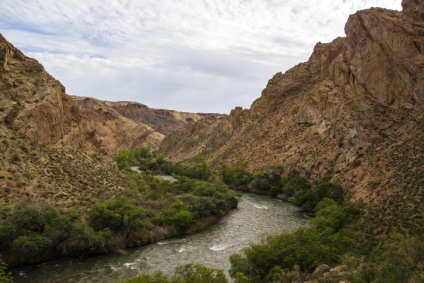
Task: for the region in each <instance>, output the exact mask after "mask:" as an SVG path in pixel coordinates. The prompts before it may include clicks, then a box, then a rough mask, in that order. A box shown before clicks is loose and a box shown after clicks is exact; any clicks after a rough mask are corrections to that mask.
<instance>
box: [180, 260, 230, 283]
mask: <svg viewBox="0 0 424 283" xmlns="http://www.w3.org/2000/svg"><path fill="white" fill-rule="evenodd" d="M205 282H208V283H228V280H227V278H226V277H225V274H224V272H223V271H222V269H215V268H208V267H205V266H202V265H200V264H186V265H184V266H179V267H177V268H176V270H175V274H174V276H173V278H172V283H205Z"/></svg>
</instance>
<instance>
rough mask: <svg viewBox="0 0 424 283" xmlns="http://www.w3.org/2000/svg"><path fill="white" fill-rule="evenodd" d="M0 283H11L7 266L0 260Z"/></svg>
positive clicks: (11, 279) (10, 273)
mask: <svg viewBox="0 0 424 283" xmlns="http://www.w3.org/2000/svg"><path fill="white" fill-rule="evenodd" d="M0 282H2V283H13V277H12V272H8V271H7V265H6V263H4V261H3V260H2V259H1V258H0Z"/></svg>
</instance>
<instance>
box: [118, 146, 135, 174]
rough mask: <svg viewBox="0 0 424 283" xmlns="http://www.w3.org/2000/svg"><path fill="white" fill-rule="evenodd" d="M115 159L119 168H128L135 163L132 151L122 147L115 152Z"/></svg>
mask: <svg viewBox="0 0 424 283" xmlns="http://www.w3.org/2000/svg"><path fill="white" fill-rule="evenodd" d="M115 160H116V163H117V164H118V167H119V169H121V170H122V169H125V168H129V167H131V166H135V165H136V164H137V159H136V158H135V155H134V152H132V151H131V150H130V149H123V150H121V151H119V152H117V153H116V154H115Z"/></svg>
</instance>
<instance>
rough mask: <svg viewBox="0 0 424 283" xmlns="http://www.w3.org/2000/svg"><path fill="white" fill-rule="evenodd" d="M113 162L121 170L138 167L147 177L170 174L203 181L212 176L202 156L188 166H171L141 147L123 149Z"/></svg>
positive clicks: (170, 163)
mask: <svg viewBox="0 0 424 283" xmlns="http://www.w3.org/2000/svg"><path fill="white" fill-rule="evenodd" d="M115 160H116V163H117V164H118V167H119V169H121V170H123V169H128V168H130V167H131V166H138V167H139V168H140V170H142V171H143V172H144V173H145V174H147V175H149V174H153V175H155V174H156V175H157V174H165V175H171V174H172V175H177V176H186V177H189V178H194V179H199V180H205V181H206V180H208V179H209V178H210V177H211V176H212V171H211V170H210V168H209V167H208V165H207V164H206V161H205V158H204V157H203V156H196V157H195V158H194V159H193V160H192V162H191V164H190V165H183V164H173V163H172V162H169V161H167V160H166V159H164V158H163V157H162V156H156V155H155V154H154V153H152V152H151V151H150V150H149V149H148V148H146V147H143V148H135V149H132V150H131V149H123V150H121V151H119V152H118V153H117V154H116V155H115Z"/></svg>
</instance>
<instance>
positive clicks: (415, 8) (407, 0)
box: [402, 0, 424, 20]
mask: <svg viewBox="0 0 424 283" xmlns="http://www.w3.org/2000/svg"><path fill="white" fill-rule="evenodd" d="M402 8H403V12H404V13H405V14H406V15H408V16H410V17H412V18H415V19H417V20H424V1H423V0H402Z"/></svg>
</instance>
